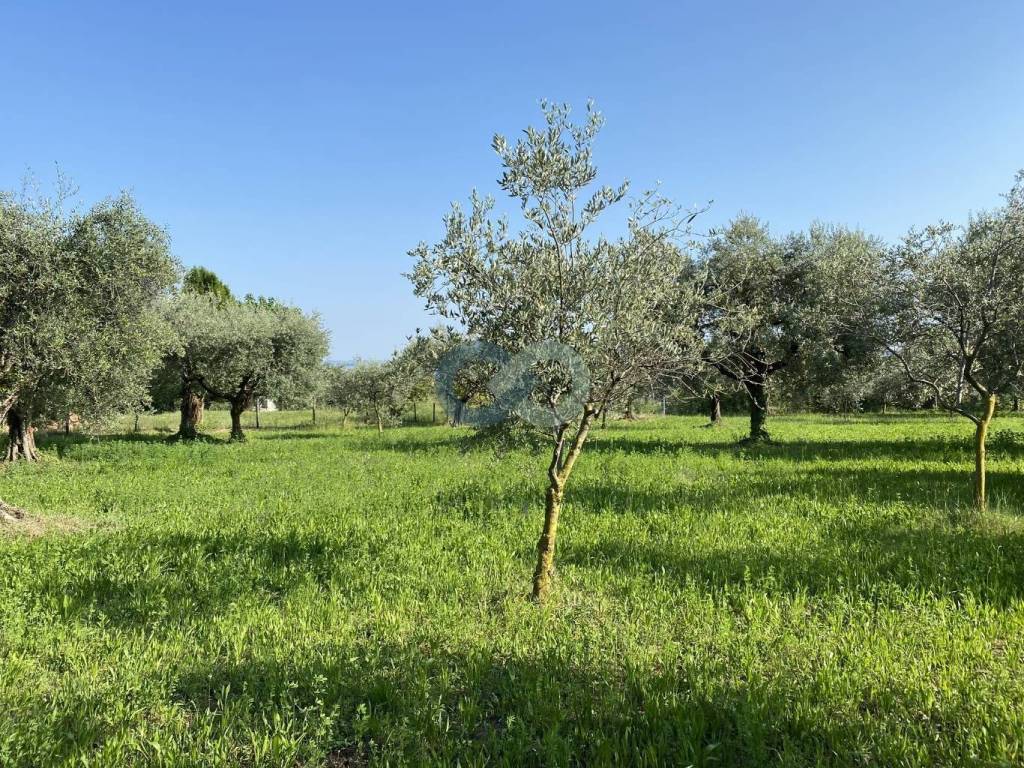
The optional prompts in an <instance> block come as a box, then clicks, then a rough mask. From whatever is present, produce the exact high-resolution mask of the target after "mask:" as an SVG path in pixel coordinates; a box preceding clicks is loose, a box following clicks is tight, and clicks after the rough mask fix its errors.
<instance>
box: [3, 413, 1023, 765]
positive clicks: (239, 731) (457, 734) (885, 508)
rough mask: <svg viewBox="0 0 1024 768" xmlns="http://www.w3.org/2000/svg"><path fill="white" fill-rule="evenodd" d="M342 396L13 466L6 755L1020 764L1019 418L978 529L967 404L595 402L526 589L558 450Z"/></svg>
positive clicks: (220, 416)
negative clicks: (368, 423) (720, 421)
mask: <svg viewBox="0 0 1024 768" xmlns="http://www.w3.org/2000/svg"><path fill="white" fill-rule="evenodd" d="M329 416H330V418H326V419H325V418H322V419H321V421H322V422H323V421H325V420H326V421H327V422H328V423H327V424H326V425H324V424H323V423H321V425H320V426H319V427H318V428H315V429H314V428H312V427H311V426H310V425H309V424H308V419H309V415H308V414H305V413H301V414H300V413H295V414H290V413H274V414H267V415H265V417H264V429H262V430H260V431H258V432H257V431H252V432H250V433H249V435H250V440H249V442H248V443H247V444H244V445H234V444H226V443H223V442H220V440H218V441H216V442H207V443H200V444H196V445H177V444H168V443H166V442H164V439H163V438H164V437H165V433H166V432H167V431H169V430H170V428H171V424H172V421H171V419H170V417H158V418H157V417H154V418H148V419H143V433H142V434H140V435H136V436H122V437H118V436H116V435H111V436H106V437H101V438H98V439H93V440H87V439H85V438H80V437H75V436H72V437H71V438H69V439H66V440H65V439H64V438H50V439H44V440H43V441H42V447H43V449H44V453H45V459H46V460H45V461H44V462H42V463H41V464H40V465H39V466H23V467H15V468H13V469H9V470H6V471H3V472H0V498H3V499H5V500H6V501H8V502H11V503H13V504H17V505H19V506H21V507H23V508H25V509H26V510H28V511H29V512H30V513H31V514H32V515H34V516H36V517H37V518H38V520H36V521H35V522H36V528H37V529H39V530H42V531H43V532H42V533H41V534H40V535H35V536H27V535H12V534H10V533H9V532H8V533H7V534H5V535H2V536H0V558H2V562H0V713H2V716H0V765H3V766H49V765H58V764H68V765H71V764H74V765H82V766H85V765H182V766H205V765H246V766H249V765H289V766H290V765H306V766H317V765H327V766H335V767H337V766H354V765H364V764H382V765H383V764H390V765H398V764H430V765H455V764H459V765H463V766H472V765H485V764H487V765H491V764H506V765H571V764H576V765H595V764H627V763H628V764H635V765H650V766H654V765H665V764H674V765H688V764H693V765H702V766H704V765H716V766H717V765H756V764H782V765H809V764H834V765H885V766H926V765H947V766H961V765H1021V764H1022V763H1024V516H1022V513H1024V420H1019V419H1011V418H1001V419H998V420H997V421H996V424H995V434H994V436H993V437H992V439H991V449H990V461H991V466H990V470H991V474H990V484H991V493H992V506H993V509H992V511H991V512H990V513H988V514H987V515H985V516H982V517H979V516H976V515H974V514H972V513H970V512H968V511H966V510H967V509H968V507H969V503H970V493H971V488H970V476H969V471H970V466H971V456H972V454H971V453H970V434H971V433H970V425H969V424H968V423H967V422H966V421H965V420H954V419H947V418H942V417H931V416H912V415H893V416H889V417H883V416H878V417H861V418H853V419H843V418H830V417H823V416H819V417H789V418H779V419H776V420H775V422H774V424H773V425H771V426H772V430H773V435H774V436H775V437H776V438H777V439H778V441H779V444H778V445H774V446H765V447H756V448H742V447H738V446H737V445H736V441H737V439H738V438H739V437H740V436H741V435H742V434H743V432H744V427H745V424H744V423H743V421H742V420H741V419H739V418H733V419H730V420H729V421H728V423H727V426H726V427H725V428H724V429H721V430H709V429H704V428H701V423H702V421H701V420H700V419H697V418H684V417H669V418H665V419H662V418H651V419H645V420H642V421H640V422H630V423H626V422H615V423H611V422H609V425H608V427H607V428H606V429H598V430H596V433H595V435H594V437H593V440H592V442H591V443H590V444H589V445H588V447H587V450H586V452H585V453H584V456H583V458H582V459H581V462H580V464H579V465H578V469H577V471H576V473H575V474H574V475H573V477H572V480H571V481H570V487H569V491H568V495H567V499H566V502H567V505H566V509H565V512H564V514H563V523H562V528H561V531H560V539H559V550H558V554H557V563H558V567H559V570H558V579H557V583H556V587H555V591H554V594H553V596H552V599H551V601H550V603H549V604H547V605H545V606H544V607H542V608H539V607H537V606H535V605H533V604H531V603H530V602H529V601H528V600H527V595H528V592H529V587H530V576H531V574H532V568H533V561H534V546H535V543H536V539H537V536H538V534H539V531H540V525H541V515H542V513H541V510H542V489H543V485H544V479H545V478H544V468H545V466H546V457H545V456H544V455H542V454H532V453H530V452H528V451H526V450H521V451H514V452H511V453H508V454H506V455H503V456H498V455H496V454H495V452H494V451H492V450H488V449H486V448H480V447H477V448H473V449H470V450H466V448H465V437H466V434H467V433H466V432H463V431H460V430H454V429H450V428H447V427H441V426H438V427H429V426H425V427H407V428H403V429H396V430H392V431H389V432H386V433H385V434H384V435H382V436H381V435H378V434H377V433H376V432H375V431H374V430H371V429H348V430H342V429H340V428H339V427H338V426H337V425H336V424H337V421H338V420H337V417H336V416H333V415H329ZM218 420H222V421H224V422H225V423H226V414H224V413H216V412H213V413H210V414H208V419H207V422H208V423H207V426H208V427H209V426H211V425H215V424H217V423H219V422H218ZM250 420H251V419H250ZM222 426H223V425H222ZM161 430H163V431H161ZM213 434H214V436H215V437H218V438H220V439H221V440H222V439H223V437H224V436H225V435H226V433H221V432H213ZM39 530H37V533H38V532H39Z"/></svg>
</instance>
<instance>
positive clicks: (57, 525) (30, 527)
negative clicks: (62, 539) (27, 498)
mask: <svg viewBox="0 0 1024 768" xmlns="http://www.w3.org/2000/svg"><path fill="white" fill-rule="evenodd" d="M88 527H89V525H88V524H87V523H85V522H83V521H82V520H79V519H77V518H74V517H70V516H67V515H48V516H47V517H38V516H36V515H30V514H29V513H28V512H26V511H25V510H23V509H18V507H12V506H11V505H10V504H7V503H5V502H3V501H0V536H30V537H35V536H42V535H43V534H46V533H58V534H59V533H77V532H78V531H84V530H86V529H87V528H88Z"/></svg>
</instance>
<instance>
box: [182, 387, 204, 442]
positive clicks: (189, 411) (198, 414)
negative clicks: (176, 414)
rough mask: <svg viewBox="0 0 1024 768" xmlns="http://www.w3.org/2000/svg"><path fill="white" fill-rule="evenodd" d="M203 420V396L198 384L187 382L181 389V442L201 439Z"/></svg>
mask: <svg viewBox="0 0 1024 768" xmlns="http://www.w3.org/2000/svg"><path fill="white" fill-rule="evenodd" d="M202 420H203V395H202V392H201V391H200V389H199V385H198V384H194V383H192V382H185V383H184V384H183V385H182V387H181V421H180V422H179V423H178V434H177V437H178V439H179V440H195V439H196V438H197V437H199V424H200V422H202Z"/></svg>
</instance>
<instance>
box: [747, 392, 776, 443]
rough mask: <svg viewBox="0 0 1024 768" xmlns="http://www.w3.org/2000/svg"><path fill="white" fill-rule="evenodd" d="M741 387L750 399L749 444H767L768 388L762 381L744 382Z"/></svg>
mask: <svg viewBox="0 0 1024 768" xmlns="http://www.w3.org/2000/svg"><path fill="white" fill-rule="evenodd" d="M743 386H744V387H745V388H746V390H747V395H748V396H749V398H750V435H749V437H747V440H749V441H750V442H768V441H769V440H771V435H769V434H768V430H767V429H765V426H764V424H765V421H767V420H768V386H767V383H766V382H762V381H756V380H754V381H745V382H744V383H743Z"/></svg>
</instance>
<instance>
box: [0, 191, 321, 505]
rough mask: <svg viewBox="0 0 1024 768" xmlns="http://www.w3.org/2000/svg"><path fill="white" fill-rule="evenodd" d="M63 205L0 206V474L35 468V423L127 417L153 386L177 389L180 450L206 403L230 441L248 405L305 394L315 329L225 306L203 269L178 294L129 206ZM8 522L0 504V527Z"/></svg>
mask: <svg viewBox="0 0 1024 768" xmlns="http://www.w3.org/2000/svg"><path fill="white" fill-rule="evenodd" d="M67 197H68V196H67V195H66V194H65V192H64V191H63V190H61V191H60V192H59V193H58V195H57V196H56V198H55V199H50V198H47V197H45V196H41V195H32V194H29V193H22V194H19V195H16V194H10V193H0V423H2V424H3V425H5V426H6V431H7V438H8V439H7V445H6V450H5V452H4V455H3V459H4V460H5V461H7V462H13V461H22V460H23V461H35V460H36V459H37V458H38V452H37V449H36V442H35V429H36V427H37V426H39V425H40V424H45V423H48V422H61V421H65V420H66V419H68V417H69V414H72V413H74V414H77V415H78V416H79V417H80V418H82V419H90V420H98V419H103V418H106V417H110V416H113V415H116V414H123V413H127V412H132V411H135V412H138V411H139V410H140V409H141V408H143V407H144V406H145V405H146V404H147V403H148V402H150V399H151V395H152V394H153V391H154V387H153V384H154V381H155V382H156V384H157V386H156V389H157V390H159V389H160V388H161V387H163V388H165V389H166V388H167V387H168V386H171V387H174V388H175V389H176V390H177V392H178V395H179V397H180V399H181V400H182V425H181V430H180V436H181V437H186V438H188V437H195V436H196V424H197V423H198V421H199V419H200V418H201V414H202V403H203V401H204V399H205V398H211V399H217V400H223V401H226V402H228V403H229V404H230V407H231V415H232V432H231V434H232V437H233V438H235V439H242V438H243V433H242V429H241V422H240V418H239V417H240V414H241V412H242V411H243V410H244V409H245V408H247V407H249V406H250V405H251V404H252V401H253V398H255V397H257V396H259V395H261V394H264V393H266V392H274V393H281V394H284V393H297V392H301V391H303V390H305V389H308V388H310V387H312V386H313V379H314V378H315V372H316V371H317V370H319V366H320V364H321V361H322V359H323V358H324V356H325V355H326V351H327V334H326V332H325V331H324V330H323V328H322V327H321V324H320V321H319V319H318V318H317V317H316V316H308V315H305V314H303V313H302V312H301V311H300V310H298V309H296V308H294V307H288V306H285V305H282V304H280V303H278V302H276V301H273V300H269V299H254V298H252V297H246V299H245V300H242V301H236V300H235V299H234V298H232V297H231V295H230V292H229V291H227V289H226V287H224V286H223V284H221V283H220V282H219V280H217V279H216V277H215V276H213V275H212V273H208V272H206V271H205V270H193V271H192V272H190V273H189V274H188V275H187V276H186V277H185V280H184V281H183V282H182V283H181V284H180V285H179V279H180V276H181V269H180V266H179V265H178V263H177V262H176V261H175V260H174V258H173V257H172V256H171V254H170V251H169V247H168V238H167V236H166V233H165V232H164V231H163V230H162V229H160V228H159V227H157V226H156V225H154V224H153V223H152V222H150V221H149V220H148V219H146V217H145V216H143V215H142V214H141V213H140V212H139V210H138V208H137V207H136V206H135V204H134V202H133V201H132V200H131V199H130V198H129V197H127V196H121V197H118V198H114V199H111V200H107V201H104V202H102V203H100V204H98V205H96V206H94V207H93V208H91V209H89V210H87V211H85V212H79V211H76V210H65V202H66V200H67ZM154 372H156V374H155V375H154ZM16 513H17V510H15V509H14V508H12V507H9V506H8V505H5V504H3V503H2V502H0V517H5V518H6V517H12V516H15V515H16Z"/></svg>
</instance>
